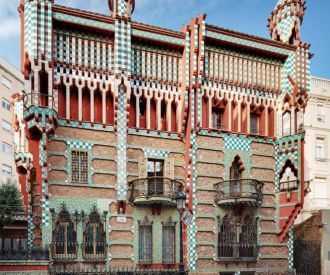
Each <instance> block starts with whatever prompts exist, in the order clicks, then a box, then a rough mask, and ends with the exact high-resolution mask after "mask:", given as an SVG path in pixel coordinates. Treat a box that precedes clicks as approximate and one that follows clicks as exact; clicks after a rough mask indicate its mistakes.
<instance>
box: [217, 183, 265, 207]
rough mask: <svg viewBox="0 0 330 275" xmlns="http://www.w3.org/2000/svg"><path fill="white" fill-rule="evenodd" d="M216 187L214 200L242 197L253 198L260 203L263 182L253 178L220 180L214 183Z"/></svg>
mask: <svg viewBox="0 0 330 275" xmlns="http://www.w3.org/2000/svg"><path fill="white" fill-rule="evenodd" d="M215 186H216V188H217V196H216V200H217V201H218V203H219V202H222V201H225V200H234V201H242V200H244V199H249V200H254V201H255V202H257V203H258V204H261V203H262V197H263V195H262V190H263V186H264V183H262V182H260V181H258V180H254V179H234V180H227V181H222V182H219V183H216V184H215Z"/></svg>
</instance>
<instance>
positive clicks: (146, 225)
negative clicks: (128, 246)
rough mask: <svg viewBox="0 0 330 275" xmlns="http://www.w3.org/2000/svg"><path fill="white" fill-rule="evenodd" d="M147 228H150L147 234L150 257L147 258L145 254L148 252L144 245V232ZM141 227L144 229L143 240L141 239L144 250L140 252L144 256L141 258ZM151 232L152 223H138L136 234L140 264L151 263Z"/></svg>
mask: <svg viewBox="0 0 330 275" xmlns="http://www.w3.org/2000/svg"><path fill="white" fill-rule="evenodd" d="M147 228H148V229H149V230H150V233H149V236H150V258H149V259H148V258H147V257H146V256H147V255H146V254H147V253H148V252H147V251H146V247H147V245H146V244H147V240H146V239H147V238H146V236H147V234H146V229H147ZM141 229H143V230H144V231H145V233H144V240H143V243H144V245H143V247H144V250H145V251H143V252H142V253H143V255H144V256H145V257H143V258H141V254H142V253H141V247H142V246H141ZM152 233H153V228H152V223H140V224H139V230H138V234H139V262H140V263H142V264H151V263H152V261H153V238H152Z"/></svg>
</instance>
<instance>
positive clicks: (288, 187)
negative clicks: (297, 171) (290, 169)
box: [280, 180, 299, 192]
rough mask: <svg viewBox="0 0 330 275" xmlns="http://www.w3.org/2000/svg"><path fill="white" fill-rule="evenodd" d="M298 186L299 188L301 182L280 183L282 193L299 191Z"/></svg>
mask: <svg viewBox="0 0 330 275" xmlns="http://www.w3.org/2000/svg"><path fill="white" fill-rule="evenodd" d="M298 186H299V180H291V181H285V182H280V191H281V192H283V191H292V190H297V189H298Z"/></svg>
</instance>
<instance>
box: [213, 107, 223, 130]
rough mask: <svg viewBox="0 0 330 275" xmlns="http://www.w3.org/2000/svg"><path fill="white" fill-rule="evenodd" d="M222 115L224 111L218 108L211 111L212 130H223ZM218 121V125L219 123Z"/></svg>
mask: <svg viewBox="0 0 330 275" xmlns="http://www.w3.org/2000/svg"><path fill="white" fill-rule="evenodd" d="M223 113H224V111H223V110H222V109H220V108H213V109H212V128H213V129H217V130H221V129H223V128H224V127H223ZM219 120H220V123H219Z"/></svg>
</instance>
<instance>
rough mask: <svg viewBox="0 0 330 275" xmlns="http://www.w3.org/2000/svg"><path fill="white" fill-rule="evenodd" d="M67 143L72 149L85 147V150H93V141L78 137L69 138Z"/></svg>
mask: <svg viewBox="0 0 330 275" xmlns="http://www.w3.org/2000/svg"><path fill="white" fill-rule="evenodd" d="M67 145H68V146H69V147H70V149H83V150H91V149H92V143H90V142H86V141H81V140H76V139H68V140H67Z"/></svg>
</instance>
